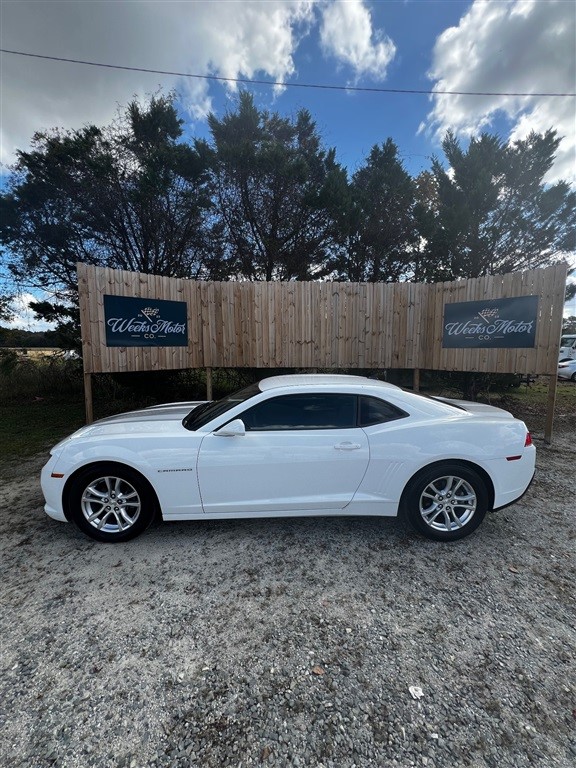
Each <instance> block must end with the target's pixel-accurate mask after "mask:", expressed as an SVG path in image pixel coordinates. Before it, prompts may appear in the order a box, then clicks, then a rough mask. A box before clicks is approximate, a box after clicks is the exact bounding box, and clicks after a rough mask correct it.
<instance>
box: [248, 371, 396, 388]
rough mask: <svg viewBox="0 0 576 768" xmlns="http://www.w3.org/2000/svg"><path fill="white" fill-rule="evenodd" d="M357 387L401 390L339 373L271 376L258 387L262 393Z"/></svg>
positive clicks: (376, 381)
mask: <svg viewBox="0 0 576 768" xmlns="http://www.w3.org/2000/svg"><path fill="white" fill-rule="evenodd" d="M326 384H327V385H329V386H330V385H336V386H337V385H344V386H345V385H348V386H350V385H355V386H359V387H362V386H364V387H383V388H385V389H400V387H397V386H396V385H395V384H389V383H388V382H387V381H380V380H379V379H369V378H368V377H367V376H350V375H347V374H337V373H289V374H286V375H285V376H270V377H269V378H267V379H262V381H260V382H259V383H258V386H259V388H260V390H261V391H262V392H266V391H268V390H270V389H277V388H278V387H302V386H306V387H308V386H315V385H316V386H319V385H326Z"/></svg>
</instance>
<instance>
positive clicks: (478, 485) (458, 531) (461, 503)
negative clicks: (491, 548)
mask: <svg viewBox="0 0 576 768" xmlns="http://www.w3.org/2000/svg"><path fill="white" fill-rule="evenodd" d="M488 499H489V497H488V491H487V488H486V484H485V482H484V480H483V479H482V478H481V477H480V475H479V474H478V473H477V472H475V471H474V470H473V469H471V468H469V467H465V466H462V465H459V464H439V465H435V466H434V467H430V468H429V469H424V470H422V472H420V473H419V474H418V475H416V477H414V478H413V479H412V481H411V482H410V484H409V485H408V486H407V488H406V490H405V491H404V495H403V497H402V507H403V511H404V513H405V514H406V516H407V518H408V520H409V522H410V523H411V524H412V526H413V527H414V528H415V529H416V530H417V531H419V532H420V533H422V534H423V535H424V536H426V537H427V538H429V539H435V540H437V541H455V540H456V539H461V538H463V537H464V536H468V534H470V533H472V531H475V530H476V528H478V526H479V525H480V523H481V522H482V520H483V519H484V517H485V515H486V512H487V511H488V504H489V500H488Z"/></svg>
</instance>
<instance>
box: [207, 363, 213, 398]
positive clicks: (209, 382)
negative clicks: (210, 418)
mask: <svg viewBox="0 0 576 768" xmlns="http://www.w3.org/2000/svg"><path fill="white" fill-rule="evenodd" d="M206 400H212V368H206Z"/></svg>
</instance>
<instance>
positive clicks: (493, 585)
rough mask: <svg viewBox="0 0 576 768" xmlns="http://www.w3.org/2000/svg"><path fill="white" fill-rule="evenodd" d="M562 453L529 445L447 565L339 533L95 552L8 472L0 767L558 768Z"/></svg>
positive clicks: (569, 623)
mask: <svg viewBox="0 0 576 768" xmlns="http://www.w3.org/2000/svg"><path fill="white" fill-rule="evenodd" d="M575 446H576V433H567V432H565V433H564V434H559V435H558V436H557V437H556V438H555V443H554V446H553V447H552V448H546V447H544V446H543V445H542V442H541V441H537V447H538V448H539V453H538V465H539V473H538V475H537V479H536V480H535V482H534V484H533V485H532V488H531V489H530V491H529V493H528V495H527V496H526V497H525V498H524V499H523V500H522V501H521V502H519V503H518V504H516V505H515V506H513V507H510V508H508V509H506V510H503V511H501V512H498V513H496V514H494V515H490V516H489V517H487V519H486V520H485V522H484V523H483V525H482V526H481V528H480V529H479V531H477V532H476V533H475V534H473V535H472V536H471V537H469V538H467V539H464V540H463V541H461V542H457V543H455V544H447V545H446V544H445V545H442V544H437V543H433V542H430V541H427V540H424V539H421V538H419V537H418V536H416V535H415V534H413V533H411V532H410V531H408V530H406V528H405V527H404V526H403V524H402V523H401V522H399V521H396V520H386V519H382V520H377V519H352V518H344V519H314V520H310V519H308V520H271V521H238V522H235V521H233V522H217V523H214V522H205V523H178V524H175V523H172V524H165V525H163V526H156V527H153V528H152V529H150V530H149V531H148V532H147V533H146V534H145V535H144V536H143V537H141V538H139V539H137V540H135V541H133V542H130V543H128V544H119V545H114V546H109V545H108V546H107V545H103V544H97V543H95V542H92V541H90V540H88V539H87V538H84V537H83V536H82V535H81V534H80V533H78V532H77V531H76V530H75V528H73V527H72V526H70V525H64V524H62V523H57V522H54V521H52V520H50V519H48V518H47V517H46V516H45V515H44V513H43V511H42V497H41V492H40V486H39V481H38V473H39V469H40V466H41V465H42V463H43V462H44V460H45V458H46V457H44V456H40V457H37V459H35V460H33V461H30V462H28V463H25V464H22V465H20V466H18V467H17V468H15V467H6V466H4V467H3V468H2V479H1V480H0V483H1V488H0V527H1V533H2V537H1V540H0V542H1V543H0V550H1V555H2V568H3V574H2V586H1V593H2V603H3V611H2V626H1V627H0V629H1V635H0V637H1V643H2V678H1V688H0V700H1V702H2V704H1V707H2V711H1V713H0V717H1V721H0V729H1V732H2V741H1V745H0V765H2V766H5V767H6V768H8V767H12V766H19V767H20V766H22V768H45V767H48V766H58V768H84V767H85V766H86V767H87V766H97V767H98V768H107V767H110V768H121V767H122V766H126V768H144V767H146V768H148V767H149V766H158V768H163V767H165V766H174V767H176V766H186V767H189V766H190V767H191V766H194V767H196V766H198V768H200V767H201V768H206V767H212V766H214V768H216V767H217V768H223V767H225V766H234V767H235V768H236V767H238V768H239V767H240V766H242V767H243V768H244V767H245V766H265V768H268V767H270V766H282V767H284V766H306V767H307V768H308V767H309V768H321V766H323V767H324V768H352V767H353V766H356V767H357V768H363V767H364V766H377V767H378V768H388V767H389V766H401V768H405V767H407V766H429V767H430V768H432V767H433V766H446V767H448V766H449V767H450V768H459V767H460V766H474V767H478V768H484V766H490V767H491V768H506V767H507V766H510V767H513V768H522V767H523V766H539V767H541V768H551V767H552V766H562V767H566V768H569V767H570V768H572V766H574V765H575V764H576V738H575V737H576V663H575V648H576V630H575V625H576V596H575V583H576V579H575V576H576V555H575V544H576V516H575V505H574V477H575V470H576V447H575ZM411 688H412V693H411ZM418 689H420V690H418ZM420 692H421V696H420ZM413 694H414V696H416V698H415V697H414V696H413Z"/></svg>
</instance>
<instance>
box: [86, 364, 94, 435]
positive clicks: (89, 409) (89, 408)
mask: <svg viewBox="0 0 576 768" xmlns="http://www.w3.org/2000/svg"><path fill="white" fill-rule="evenodd" d="M84 406H85V409H86V424H92V422H93V421H94V408H93V405H92V374H91V373H85V374H84Z"/></svg>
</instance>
